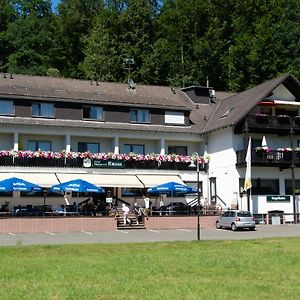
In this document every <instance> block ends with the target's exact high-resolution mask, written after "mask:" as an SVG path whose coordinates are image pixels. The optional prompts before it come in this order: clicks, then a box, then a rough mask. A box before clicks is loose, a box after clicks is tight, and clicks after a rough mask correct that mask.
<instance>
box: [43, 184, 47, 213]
mask: <svg viewBox="0 0 300 300" xmlns="http://www.w3.org/2000/svg"><path fill="white" fill-rule="evenodd" d="M47 193H48V191H47V189H43V197H44V205H43V211H44V214H45V212H46V195H47Z"/></svg>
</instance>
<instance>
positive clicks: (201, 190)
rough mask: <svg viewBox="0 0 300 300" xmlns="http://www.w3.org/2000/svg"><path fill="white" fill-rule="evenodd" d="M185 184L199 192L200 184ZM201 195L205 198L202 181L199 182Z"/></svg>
mask: <svg viewBox="0 0 300 300" xmlns="http://www.w3.org/2000/svg"><path fill="white" fill-rule="evenodd" d="M185 184H186V185H187V186H189V187H191V188H194V189H195V190H196V191H197V187H198V184H197V182H196V181H189V182H185ZM196 194H197V193H196ZM199 194H200V196H203V182H202V181H199ZM193 195H195V194H193Z"/></svg>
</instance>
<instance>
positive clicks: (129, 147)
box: [123, 144, 145, 154]
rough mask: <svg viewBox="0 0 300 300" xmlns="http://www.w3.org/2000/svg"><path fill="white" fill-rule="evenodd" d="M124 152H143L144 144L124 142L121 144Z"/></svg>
mask: <svg viewBox="0 0 300 300" xmlns="http://www.w3.org/2000/svg"><path fill="white" fill-rule="evenodd" d="M123 152H124V153H130V152H132V153H136V154H145V145H141V144H124V146H123Z"/></svg>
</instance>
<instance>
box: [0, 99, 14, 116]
mask: <svg viewBox="0 0 300 300" xmlns="http://www.w3.org/2000/svg"><path fill="white" fill-rule="evenodd" d="M0 115H14V103H13V101H11V100H0Z"/></svg>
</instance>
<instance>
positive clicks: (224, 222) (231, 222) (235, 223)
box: [216, 210, 255, 231]
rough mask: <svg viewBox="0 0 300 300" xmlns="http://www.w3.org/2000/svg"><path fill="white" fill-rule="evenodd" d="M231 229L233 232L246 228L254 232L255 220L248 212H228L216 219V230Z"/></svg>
mask: <svg viewBox="0 0 300 300" xmlns="http://www.w3.org/2000/svg"><path fill="white" fill-rule="evenodd" d="M223 227H224V228H225V227H226V228H231V229H232V230H233V231H236V230H238V229H239V228H248V229H249V230H255V218H254V217H253V215H252V214H251V212H249V211H244V210H228V211H226V212H224V213H223V214H222V215H221V216H219V217H218V219H217V221H216V228H217V229H220V228H223Z"/></svg>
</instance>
